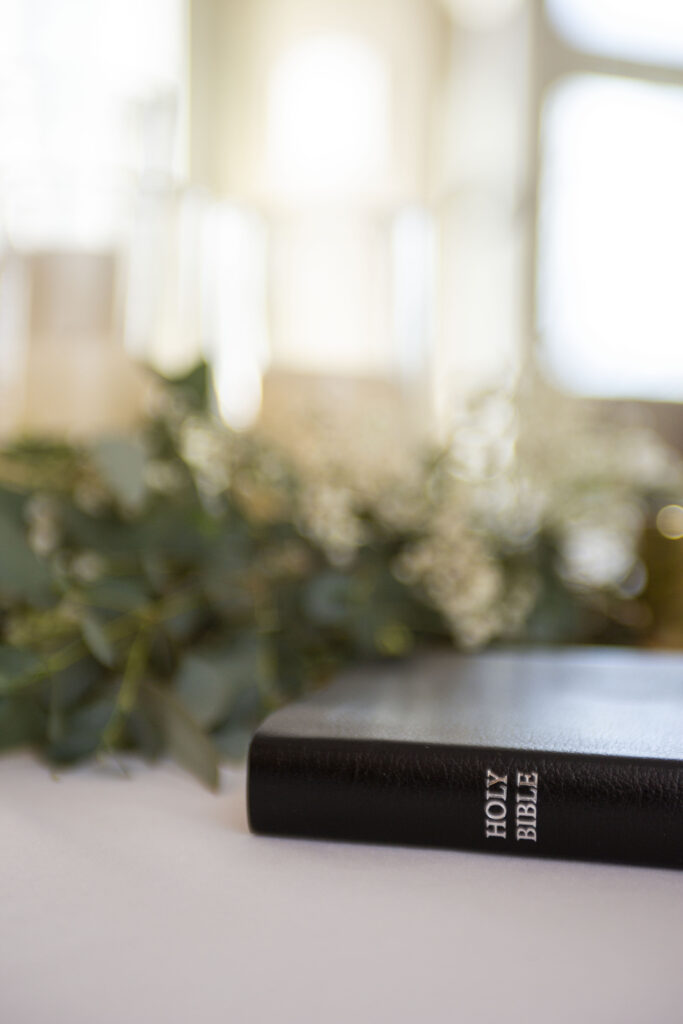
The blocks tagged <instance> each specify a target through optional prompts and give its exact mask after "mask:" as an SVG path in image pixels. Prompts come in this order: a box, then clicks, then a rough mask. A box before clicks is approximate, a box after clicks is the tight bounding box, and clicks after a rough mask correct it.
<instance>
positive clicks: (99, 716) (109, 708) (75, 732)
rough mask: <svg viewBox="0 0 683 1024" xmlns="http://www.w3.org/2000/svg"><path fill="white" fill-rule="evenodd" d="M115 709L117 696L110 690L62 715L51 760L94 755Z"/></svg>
mask: <svg viewBox="0 0 683 1024" xmlns="http://www.w3.org/2000/svg"><path fill="white" fill-rule="evenodd" d="M114 708H115V701H114V697H113V695H111V694H109V693H107V694H105V695H103V696H101V697H99V698H97V699H96V700H93V701H91V702H90V703H88V704H85V705H83V706H82V707H79V708H78V709H77V710H75V711H73V712H71V714H68V715H64V716H62V720H61V730H60V736H59V737H58V738H56V739H54V740H53V742H52V743H51V744H50V746H49V748H48V753H49V756H50V758H51V760H53V761H56V762H58V763H60V764H69V763H71V762H72V761H79V760H81V758H83V757H87V756H88V755H90V754H94V753H95V751H96V750H98V749H99V747H100V744H101V742H102V737H103V735H104V731H105V729H106V727H107V725H108V724H109V722H110V721H111V719H112V716H113V714H114Z"/></svg>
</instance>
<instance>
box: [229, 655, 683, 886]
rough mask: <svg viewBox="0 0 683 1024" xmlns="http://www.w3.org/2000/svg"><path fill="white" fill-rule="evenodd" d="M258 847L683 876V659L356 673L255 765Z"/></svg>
mask: <svg viewBox="0 0 683 1024" xmlns="http://www.w3.org/2000/svg"><path fill="white" fill-rule="evenodd" d="M248 770H249V776H248V810H249V821H250V825H251V828H252V829H253V830H254V831H255V832H261V833H269V834H276V835H287V836H307V837H315V838H327V839H339V840H358V841H366V842H372V843H400V844H416V845H425V846H441V847H454V848H461V849H467V850H482V851H487V852H499V853H506V854H526V855H529V856H532V857H566V858H579V859H584V860H595V861H612V862H621V863H632V864H644V865H653V866H664V867H679V868H680V867H683V656H681V655H676V654H669V653H652V652H635V651H620V650H617V649H607V648H606V649H597V648H593V649H591V648H576V649H572V650H545V651H543V650H531V651H512V652H503V651H501V652H495V653H487V654H480V655H467V656H466V655H457V654H450V653H445V654H437V655H429V656H425V657H420V658H415V659H413V660H412V661H408V662H405V663H384V664H382V665H379V666H372V667H368V668H365V669H363V670H356V671H354V672H352V673H350V674H347V675H346V676H342V677H340V678H339V679H338V680H337V681H336V682H333V683H332V684H331V685H330V686H329V687H327V688H326V689H324V690H321V691H319V692H317V693H315V694H313V695H312V696H309V697H307V698H305V699H304V700H301V701H298V702H297V703H294V704H291V705H289V706H288V707H285V708H283V709H281V710H279V711H276V712H275V713H274V714H272V715H271V716H270V717H269V718H268V719H266V721H265V722H264V723H263V725H262V726H261V727H260V728H259V729H258V730H257V731H256V733H255V735H254V737H253V739H252V742H251V746H250V750H249V769H248Z"/></svg>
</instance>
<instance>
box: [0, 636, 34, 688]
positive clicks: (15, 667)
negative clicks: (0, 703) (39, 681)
mask: <svg viewBox="0 0 683 1024" xmlns="http://www.w3.org/2000/svg"><path fill="white" fill-rule="evenodd" d="M41 665H42V659H41V658H40V657H39V656H38V655H37V654H36V653H35V652H34V651H29V650H25V649H23V648H19V647H8V646H0V695H1V694H9V693H12V692H13V691H15V690H17V689H19V688H20V687H21V686H22V684H24V683H25V682H26V681H27V680H30V679H32V678H33V676H34V674H35V672H36V671H37V670H38V669H40V667H41Z"/></svg>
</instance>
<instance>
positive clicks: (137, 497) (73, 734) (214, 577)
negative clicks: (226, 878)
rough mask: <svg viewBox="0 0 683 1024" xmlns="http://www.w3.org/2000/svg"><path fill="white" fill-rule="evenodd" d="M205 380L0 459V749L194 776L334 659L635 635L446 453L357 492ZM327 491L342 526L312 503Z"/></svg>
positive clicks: (639, 629) (638, 631) (614, 596)
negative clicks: (211, 397)
mask: <svg viewBox="0 0 683 1024" xmlns="http://www.w3.org/2000/svg"><path fill="white" fill-rule="evenodd" d="M208 394H210V388H209V387H208V381H207V374H206V369H205V368H204V367H199V368H198V369H197V370H195V371H194V372H193V373H192V374H189V375H188V376H187V377H185V378H183V379H181V380H178V381H175V382H169V383H166V384H164V385H163V386H161V387H160V388H159V389H158V392H157V393H156V398H155V408H154V410H153V412H151V413H150V415H149V416H148V418H147V420H146V422H145V423H144V424H143V426H142V427H141V428H140V431H139V433H138V434H137V435H136V436H134V437H129V438H126V439H103V440H100V441H98V442H97V443H95V444H93V445H91V446H85V445H74V444H66V443H63V444H61V443H60V444H55V443H47V442H30V441H23V442H21V443H15V444H13V445H12V446H10V447H7V448H6V449H5V450H4V451H2V452H1V453H0V749H9V748H12V747H15V746H19V745H30V746H31V747H33V748H34V749H36V750H38V751H39V752H40V753H41V754H42V755H44V756H45V758H46V759H47V760H48V761H49V762H50V763H52V764H66V763H71V762H74V761H78V760H79V759H82V758H86V757H90V756H93V755H102V756H111V755H115V754H116V752H117V751H125V750H136V751H139V752H141V753H142V754H143V755H144V756H145V757H148V758H155V757H157V756H159V755H160V754H161V753H162V752H167V753H169V754H170V755H172V756H174V757H175V758H177V760H179V761H180V762H181V763H182V764H183V765H185V766H186V767H187V768H188V769H189V770H191V771H192V772H193V773H194V774H196V775H197V776H198V777H199V778H200V779H201V780H203V781H204V782H205V783H206V784H207V785H209V786H212V787H213V786H216V784H217V781H218V764H219V759H220V758H221V757H222V756H228V757H240V756H242V755H243V753H244V750H245V747H246V743H247V741H248V737H249V735H250V732H251V730H252V729H253V727H254V725H255V724H256V723H257V722H258V720H259V719H260V718H261V717H262V716H263V715H264V714H265V713H266V712H268V711H269V710H270V709H273V708H275V707H277V706H278V705H280V704H281V703H282V702H284V701H287V700H289V699H291V698H293V697H295V696H297V695H299V694H301V693H302V692H304V691H305V690H306V689H308V688H310V687H314V686H316V685H319V684H320V683H321V682H323V681H324V680H326V679H327V678H328V677H329V676H330V675H331V673H333V672H334V671H336V670H337V669H338V668H340V667H341V666H343V665H346V664H348V663H350V662H353V661H356V660H359V659H367V658H373V657H377V658H387V657H400V656H403V655H405V654H408V653H409V652H410V651H412V650H413V649H414V648H416V647H421V646H426V645H434V644H445V643H455V644H456V645H460V646H472V645H477V644H481V643H486V642H495V641H496V640H498V639H500V638H501V637H502V638H506V639H507V640H508V641H509V640H526V641H539V640H540V641H543V642H556V641H562V640H579V641H594V640H595V639H598V640H601V641H607V642H612V641H619V642H624V641H627V642H637V641H639V640H642V638H643V620H642V616H641V619H638V616H637V615H636V616H635V618H634V616H633V615H631V617H630V619H629V616H628V615H627V614H624V612H623V609H624V608H626V607H628V608H631V609H633V608H634V607H639V605H638V601H639V600H640V598H639V597H638V595H637V594H635V593H634V592H633V591H631V592H629V591H628V588H627V587H626V588H624V587H622V589H621V591H620V590H619V587H617V586H615V585H614V584H613V583H611V584H609V585H605V584H601V583H595V582H594V581H593V582H592V583H590V582H589V583H587V582H586V580H585V579H584V580H581V579H580V578H575V579H572V577H571V573H568V570H567V566H566V564H563V562H562V544H563V543H564V542H565V541H566V530H567V523H566V521H563V520H562V517H561V516H558V515H557V514H555V513H553V512H552V511H548V510H547V509H546V511H545V512H544V513H543V514H541V515H540V518H539V517H538V516H537V518H536V520H535V521H534V522H533V523H532V524H531V525H529V523H526V525H522V526H521V525H520V522H521V520H520V515H519V514H517V515H516V516H512V517H510V516H508V518H507V526H505V525H501V523H500V522H495V521H487V517H486V515H485V514H484V513H482V508H485V507H486V502H487V501H488V505H489V507H490V506H491V505H492V504H493V505H496V507H500V500H499V499H500V495H498V496H497V497H495V500H492V499H491V495H490V493H489V492H488V491H487V488H488V487H489V486H490V484H489V483H487V482H486V480H485V481H484V484H483V485H482V484H480V485H477V486H474V485H473V484H472V483H471V482H470V483H468V482H467V481H465V480H463V478H462V474H460V475H459V474H458V472H457V471H456V469H457V467H456V469H454V463H453V461H452V457H453V456H452V452H453V449H452V448H451V449H449V454H448V456H447V457H446V456H445V455H444V453H443V452H442V453H439V454H437V455H434V454H432V455H431V456H430V457H428V458H425V459H423V460H422V461H421V462H420V463H419V466H418V467H417V468H416V467H413V472H412V477H411V479H410V480H409V481H408V480H407V479H406V480H404V481H403V483H397V484H396V487H397V488H398V490H394V491H391V493H389V492H388V491H387V488H386V487H384V488H383V487H380V488H379V491H378V492H377V488H375V490H376V492H377V493H375V494H368V493H365V494H363V493H362V489H360V490H359V489H358V488H355V489H354V487H353V486H351V485H350V484H348V482H346V483H345V482H344V481H342V482H341V483H340V481H339V479H338V475H337V477H336V479H335V481H334V486H332V484H331V483H330V480H320V472H319V471H318V472H317V475H316V473H311V472H310V471H307V470H306V469H305V468H302V466H300V465H299V466H297V465H296V460H294V461H292V460H291V459H289V458H288V457H286V456H285V455H284V454H283V453H282V452H281V451H279V450H278V449H277V448H276V447H275V446H274V445H273V444H272V443H268V442H267V441H265V440H264V439H263V438H262V437H259V436H258V435H256V434H234V433H231V432H230V431H228V430H226V429H225V428H224V427H222V426H220V425H219V423H218V422H217V421H216V419H215V417H214V416H213V415H212V413H211V411H210V409H209V408H208V407H207V400H206V396H207V395H208ZM295 466H296V468H295ZM336 473H337V470H336V469H335V474H336ZM370 475H371V474H370ZM366 476H368V474H366ZM588 476H589V477H590V472H589V473H588ZM617 478H618V479H617V484H616V485H615V477H614V474H612V477H611V478H610V481H609V482H608V484H605V482H604V481H602V482H601V484H600V485H599V486H598V485H597V484H596V483H595V480H593V482H592V484H591V486H592V488H593V490H592V491H591V490H590V488H589V490H588V491H587V492H586V493H588V494H589V495H593V496H594V495H595V493H597V492H598V491H599V490H600V487H602V489H603V491H604V490H605V489H607V491H609V494H610V495H612V497H613V496H614V492H615V486H617V492H618V502H617V504H618V507H619V508H623V507H624V506H625V505H626V506H628V505H629V502H631V504H632V499H633V495H634V494H635V495H636V499H637V501H638V502H640V505H641V506H642V504H643V502H648V501H652V500H654V499H653V498H652V495H653V494H654V493H655V492H656V493H657V494H660V492H661V488H659V490H657V488H656V487H654V486H653V485H652V482H651V481H650V482H648V483H647V484H645V485H641V484H639V483H638V482H634V481H633V480H631V481H630V482H629V483H628V486H626V485H625V484H624V474H623V473H621V475H620V474H617ZM375 483H376V481H375ZM401 486H403V487H404V488H405V493H401V492H400V487H401ZM572 486H573V487H574V486H575V483H573V484H572ZM335 487H336V490H335ZM316 488H317V489H316ZM584 490H585V489H584ZM487 494H488V498H487ZM330 495H332V496H333V497H335V500H336V499H338V498H339V497H340V495H342V496H343V504H344V509H345V511H344V515H345V516H346V519H345V520H344V522H343V523H341V525H340V517H339V515H338V509H337V511H333V512H332V513H330V514H329V515H328V517H327V519H326V518H325V515H321V512H320V508H321V503H322V506H324V507H327V506H325V501H328V499H329V497H330ZM392 496H393V499H394V500H393V506H392V502H391V501H389V502H387V498H388V497H390V498H391V497H392ZM323 498H324V499H325V500H323ZM501 500H502V499H501ZM591 500H592V499H591ZM657 500H658V501H659V500H660V499H659V498H658V499H657ZM660 503H661V501H660ZM337 504H338V502H337ZM328 506H329V501H328ZM390 506H391V507H390ZM518 512H519V509H518ZM570 518H571V517H570ZM521 519H522V520H523V519H524V516H522V517H521ZM510 522H512V523H513V526H514V528H510ZM642 532H643V530H642V528H641V527H638V529H637V530H636V531H635V533H636V534H638V536H636V537H635V540H634V544H635V545H636V546H637V544H638V543H639V540H638V538H639V537H640V536H641V535H642ZM349 537H351V540H349ZM631 539H632V540H633V538H631ZM464 567H466V570H465V568H464ZM634 602H635V603H634ZM648 621H649V620H648Z"/></svg>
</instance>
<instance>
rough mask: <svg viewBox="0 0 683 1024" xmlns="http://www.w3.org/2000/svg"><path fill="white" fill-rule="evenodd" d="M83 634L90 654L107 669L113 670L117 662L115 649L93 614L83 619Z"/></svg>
mask: <svg viewBox="0 0 683 1024" xmlns="http://www.w3.org/2000/svg"><path fill="white" fill-rule="evenodd" d="M81 634H82V636H83V640H84V642H85V645H86V647H87V648H88V650H89V651H90V653H91V654H92V655H93V657H95V658H96V659H97V661H99V662H100V663H101V664H102V665H105V666H106V667H107V668H111V667H112V665H113V664H114V661H115V654H114V648H113V646H112V644H111V641H110V640H109V638H108V636H107V634H106V632H105V630H104V627H103V626H102V624H101V623H100V622H98V620H97V619H96V618H95V616H94V615H92V614H86V615H84V616H83V618H82V619H81Z"/></svg>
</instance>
